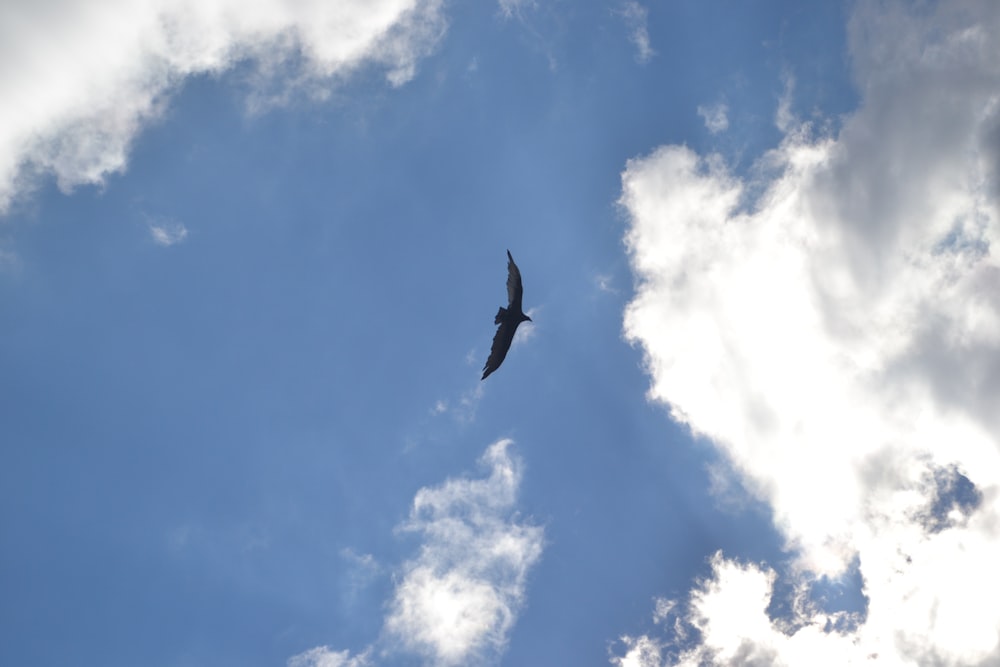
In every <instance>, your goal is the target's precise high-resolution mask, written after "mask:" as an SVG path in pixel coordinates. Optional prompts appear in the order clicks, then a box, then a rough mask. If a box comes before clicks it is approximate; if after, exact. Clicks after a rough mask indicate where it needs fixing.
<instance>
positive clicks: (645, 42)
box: [619, 0, 656, 63]
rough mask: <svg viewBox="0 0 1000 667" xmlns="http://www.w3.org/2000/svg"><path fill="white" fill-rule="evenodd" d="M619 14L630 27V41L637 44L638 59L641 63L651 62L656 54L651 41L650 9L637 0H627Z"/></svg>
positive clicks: (627, 27)
mask: <svg viewBox="0 0 1000 667" xmlns="http://www.w3.org/2000/svg"><path fill="white" fill-rule="evenodd" d="M619 14H620V15H621V17H622V18H623V19H624V21H625V27H626V29H628V33H629V34H628V37H629V41H631V42H632V44H633V45H634V46H635V49H636V54H635V57H636V60H638V61H639V62H640V63H647V62H649V61H650V60H651V59H652V58H653V56H655V55H656V51H654V50H653V47H652V45H651V44H650V41H649V10H647V9H646V8H645V7H644V6H643V5H641V4H640V3H639V2H637V0H625V2H623V3H622V4H621V9H620V10H619Z"/></svg>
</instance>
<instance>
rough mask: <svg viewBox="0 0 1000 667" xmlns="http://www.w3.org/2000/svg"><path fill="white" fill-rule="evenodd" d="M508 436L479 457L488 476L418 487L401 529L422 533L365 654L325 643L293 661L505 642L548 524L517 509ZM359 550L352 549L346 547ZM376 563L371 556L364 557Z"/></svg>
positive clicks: (484, 648)
mask: <svg viewBox="0 0 1000 667" xmlns="http://www.w3.org/2000/svg"><path fill="white" fill-rule="evenodd" d="M512 444H513V443H512V442H511V441H510V440H500V441H498V442H496V443H494V444H493V445H491V446H490V447H489V448H488V449H487V450H486V452H485V453H484V454H483V456H482V457H481V459H480V465H481V466H482V467H483V468H485V469H486V473H487V474H486V477H482V478H475V477H459V478H456V479H449V480H447V481H445V482H444V483H443V484H441V485H439V486H435V487H426V488H423V489H420V490H419V491H418V492H417V494H416V496H415V498H414V500H413V507H412V509H411V511H410V517H409V519H408V520H407V521H406V522H405V523H404V524H403V525H401V526H400V527H399V530H401V531H403V532H408V533H415V534H417V535H419V536H420V537H421V538H422V539H423V544H422V546H421V548H420V551H419V553H418V554H417V555H416V556H415V557H414V558H412V559H411V560H409V561H407V562H405V563H403V564H402V566H401V567H400V568H399V570H398V575H397V578H396V585H395V590H394V592H393V595H392V599H391V600H390V602H389V604H388V613H387V616H386V618H385V625H384V630H383V636H382V637H381V638H379V640H378V641H376V642H375V643H374V644H373V645H372V646H369V647H367V648H366V649H365V650H364V651H362V652H361V653H360V654H357V655H355V656H351V654H350V652H349V651H340V652H337V651H333V650H332V649H330V648H329V647H325V646H323V647H317V648H314V649H311V650H310V651H306V652H305V653H302V654H299V655H297V656H295V657H293V658H292V659H291V660H289V663H288V664H289V667H362V666H364V665H368V664H370V661H371V660H372V658H371V656H372V655H373V654H377V655H383V656H391V655H393V654H400V653H404V654H414V655H418V656H420V657H421V658H423V659H424V660H425V661H427V664H435V665H466V664H478V663H479V662H482V661H484V660H491V659H494V658H495V657H496V656H497V655H499V654H500V653H501V652H502V651H503V649H504V647H505V646H506V643H507V639H508V635H509V633H510V631H511V629H512V628H513V626H514V622H515V621H516V620H517V615H518V612H519V611H520V608H521V605H522V604H523V602H524V598H525V589H526V586H527V577H528V572H529V571H530V570H531V568H532V566H533V565H534V564H535V563H536V562H537V561H538V559H539V558H540V557H541V554H542V549H543V546H544V529H543V528H542V527H541V526H537V525H533V524H531V523H529V522H526V521H524V520H522V519H521V518H520V517H519V516H518V513H517V509H516V504H517V495H518V491H519V488H520V484H521V461H520V459H519V458H518V457H516V456H515V455H514V454H512V453H511V451H510V449H511V446H512ZM345 557H348V558H351V559H353V560H358V558H357V557H356V556H355V555H354V554H353V552H348V553H347V556H345ZM359 562H360V564H361V565H362V566H364V567H366V568H367V567H369V566H371V565H372V563H373V559H372V558H371V557H369V556H366V557H362V558H361V559H360V561H359Z"/></svg>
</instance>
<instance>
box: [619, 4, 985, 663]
mask: <svg viewBox="0 0 1000 667" xmlns="http://www.w3.org/2000/svg"><path fill="white" fill-rule="evenodd" d="M848 35H849V48H850V55H851V61H852V64H853V68H854V77H855V80H856V82H857V85H858V88H859V90H860V92H861V94H862V103H861V105H860V107H859V109H858V110H857V111H856V112H855V113H854V114H852V115H851V116H849V117H847V118H846V119H845V120H844V123H843V126H842V128H841V130H840V131H839V133H838V134H837V135H836V136H817V135H816V133H815V132H814V131H813V130H812V129H811V128H810V127H808V126H806V125H802V124H801V123H798V122H797V121H795V119H794V117H793V116H792V115H791V113H790V110H789V108H788V105H786V104H782V105H781V109H780V114H779V116H780V118H779V121H780V125H781V126H782V128H783V129H784V131H785V132H786V136H785V139H784V140H783V142H782V143H781V145H780V146H779V147H778V148H777V149H775V150H773V151H771V152H770V153H768V154H767V155H765V156H764V157H763V158H762V160H761V163H760V165H759V166H760V167H762V168H761V169H759V170H756V171H755V173H767V174H771V175H772V177H771V178H770V180H769V181H768V182H766V183H764V184H763V187H761V184H760V183H748V182H746V181H745V180H744V179H742V178H740V177H739V176H737V175H735V174H733V173H732V172H730V170H729V169H728V167H727V165H726V164H725V163H724V161H723V160H722V159H721V158H720V157H717V156H700V155H697V154H695V153H694V152H692V151H691V150H689V149H687V148H684V147H680V146H666V147H662V148H660V149H658V150H656V151H654V152H653V153H651V154H650V155H648V156H645V157H642V158H638V159H634V160H632V161H630V162H629V164H628V166H627V168H626V170H625V172H624V174H623V195H622V199H621V203H622V205H623V207H624V208H625V209H626V210H627V212H628V215H629V219H630V229H629V232H628V236H627V244H628V248H629V254H630V261H631V264H632V268H633V271H634V273H635V275H636V277H637V279H638V288H637V293H636V295H635V297H634V299H633V300H632V301H631V303H630V304H629V306H628V308H627V310H626V313H625V325H624V326H625V332H626V335H627V336H628V338H629V339H630V340H631V341H633V342H634V343H635V344H637V345H639V346H641V348H642V349H643V351H644V355H645V360H646V366H647V369H648V372H649V374H650V377H651V387H650V391H649V394H650V397H651V398H652V399H654V400H657V401H662V402H663V403H665V404H667V405H669V407H670V410H671V414H672V415H673V417H674V418H675V419H677V420H678V421H681V422H683V423H685V424H687V425H688V426H689V427H690V428H691V429H692V431H693V432H695V433H697V434H700V435H703V436H706V437H708V438H710V439H711V440H712V441H713V442H714V443H716V445H717V446H718V447H719V448H720V449H721V450H722V451H723V452H724V453H725V454H726V455H727V457H728V459H729V461H730V462H731V464H732V466H733V468H734V469H735V470H736V471H737V473H738V474H739V475H740V476H741V481H742V483H743V486H744V487H745V488H746V490H747V491H748V492H750V493H752V494H753V495H755V496H756V497H757V498H759V499H761V500H763V501H765V502H767V503H768V504H769V505H770V506H771V508H772V510H773V515H774V520H775V523H776V525H777V527H778V528H779V529H780V531H781V532H782V534H783V535H784V536H785V538H786V540H787V547H788V549H789V552H790V553H791V554H793V555H794V558H795V561H794V570H795V571H797V572H798V573H799V575H800V576H801V577H802V578H803V580H804V581H812V582H815V581H817V580H819V579H820V578H822V577H830V578H836V577H837V576H839V575H842V574H844V573H845V572H847V570H848V569H849V568H850V567H851V566H852V563H855V564H857V568H858V571H859V573H860V576H861V578H862V579H863V582H864V595H866V596H867V599H868V604H867V608H866V609H865V613H864V614H863V618H859V619H855V620H856V621H857V622H850V623H845V622H839V621H838V620H837V619H836V618H833V617H831V614H830V613H829V612H828V611H825V610H823V609H822V608H821V606H816V605H810V604H804V603H803V605H801V606H800V609H799V611H798V612H796V613H797V614H798V615H797V616H795V619H794V622H793V623H782V622H778V620H776V619H773V618H772V615H773V614H771V613H769V612H768V606H769V604H771V603H772V602H773V601H774V598H775V590H774V585H775V576H776V575H775V573H774V571H773V570H771V569H770V568H768V567H767V566H764V565H754V564H741V563H739V562H738V561H736V560H733V559H731V558H728V557H726V556H724V555H718V556H716V558H715V559H714V560H713V563H712V565H713V575H712V576H711V577H710V578H709V579H707V580H706V581H704V582H701V583H700V584H699V585H698V586H697V587H696V588H695V590H694V591H693V592H692V593H691V595H690V598H689V600H688V601H687V603H686V604H685V605H682V608H683V613H684V614H685V616H684V618H683V623H682V624H681V625H682V626H683V627H688V628H690V629H691V630H692V634H693V635H695V636H697V637H698V640H697V641H696V642H695V644H694V645H692V646H689V647H687V648H685V649H683V650H681V649H680V648H678V646H684V645H685V644H684V642H680V641H678V639H677V633H676V628H674V629H670V630H669V631H668V630H666V629H665V631H664V633H663V635H664V636H663V637H661V638H657V637H652V636H648V635H642V636H640V637H630V638H627V640H626V642H625V644H626V650H625V655H624V656H622V657H619V658H615V659H614V660H617V661H618V664H629V665H643V666H646V665H659V664H704V663H705V662H708V663H710V664H789V665H796V664H831V665H834V664H835V665H841V664H849V663H851V662H852V661H853V662H859V663H860V662H866V661H868V662H872V663H873V664H931V663H933V664H963V665H976V664H993V663H995V662H996V661H997V660H1000V608H996V606H995V605H993V606H989V605H983V604H981V601H982V600H987V599H995V598H996V597H997V596H998V595H1000V580H998V579H997V577H996V576H995V563H996V562H1000V411H997V410H996V406H997V405H1000V258H998V257H997V256H996V254H995V248H996V247H998V246H997V242H998V240H1000V239H998V236H1000V207H998V193H1000V189H998V185H1000V182H998V172H997V166H998V164H1000V161H998V156H1000V129H998V128H1000V93H998V92H997V91H1000V38H998V37H997V35H1000V7H998V6H997V5H996V4H995V3H992V2H988V1H983V2H962V3H940V4H935V5H932V6H930V7H925V8H924V9H922V10H919V11H918V10H915V9H914V8H913V7H912V6H911V5H910V4H907V3H901V2H879V3H857V5H856V6H855V13H854V15H853V17H852V18H851V20H850V24H849V33H848ZM750 193H759V194H758V195H755V196H754V197H753V198H751V197H750ZM805 595H806V594H805V593H803V594H802V595H800V596H799V598H798V599H801V600H806V599H808V597H807V596H806V597H803V596H805ZM682 634H683V633H682Z"/></svg>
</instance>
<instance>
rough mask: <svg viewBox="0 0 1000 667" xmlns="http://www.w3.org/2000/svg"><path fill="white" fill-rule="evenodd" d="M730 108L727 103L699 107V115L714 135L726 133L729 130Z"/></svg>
mask: <svg viewBox="0 0 1000 667" xmlns="http://www.w3.org/2000/svg"><path fill="white" fill-rule="evenodd" d="M728 114H729V107H728V106H727V105H726V103H725V102H718V103H716V104H712V105H710V106H704V105H702V106H699V107H698V115H699V116H701V118H702V120H704V121H705V128H706V129H707V130H708V131H709V132H711V133H712V134H718V133H719V132H725V131H726V130H728V129H729V115H728Z"/></svg>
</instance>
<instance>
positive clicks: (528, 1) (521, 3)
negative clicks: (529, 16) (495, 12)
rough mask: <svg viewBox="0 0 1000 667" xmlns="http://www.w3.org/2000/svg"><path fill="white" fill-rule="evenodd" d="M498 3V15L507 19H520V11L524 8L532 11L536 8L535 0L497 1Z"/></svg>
mask: <svg viewBox="0 0 1000 667" xmlns="http://www.w3.org/2000/svg"><path fill="white" fill-rule="evenodd" d="M498 2H499V4H500V13H501V14H503V17H504V18H508V19H509V18H511V17H512V16H517V17H520V16H521V10H522V9H523V8H525V7H527V8H529V9H533V8H534V7H535V6H536V3H535V0H498Z"/></svg>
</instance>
